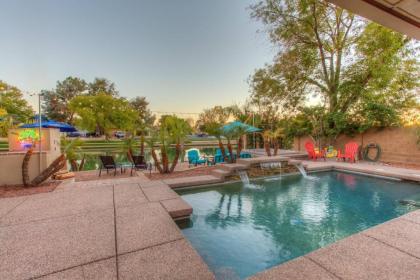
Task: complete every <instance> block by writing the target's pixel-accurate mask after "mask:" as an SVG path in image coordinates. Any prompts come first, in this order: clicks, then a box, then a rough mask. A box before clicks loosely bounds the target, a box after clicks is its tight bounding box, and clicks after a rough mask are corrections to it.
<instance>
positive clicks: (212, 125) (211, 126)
mask: <svg viewBox="0 0 420 280" xmlns="http://www.w3.org/2000/svg"><path fill="white" fill-rule="evenodd" d="M222 126H223V124H220V123H217V122H209V123H205V124H204V125H203V127H202V130H203V131H204V132H206V133H208V134H209V135H212V136H214V137H216V138H217V140H218V145H219V149H220V151H221V152H222V156H223V158H224V159H225V160H227V156H226V151H225V146H224V145H223V142H222V136H223V133H222Z"/></svg>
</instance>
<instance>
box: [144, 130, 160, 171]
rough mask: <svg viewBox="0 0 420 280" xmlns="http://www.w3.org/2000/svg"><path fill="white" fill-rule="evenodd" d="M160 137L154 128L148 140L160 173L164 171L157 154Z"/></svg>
mask: <svg viewBox="0 0 420 280" xmlns="http://www.w3.org/2000/svg"><path fill="white" fill-rule="evenodd" d="M158 139H159V135H158V133H157V132H156V131H155V130H152V133H151V134H150V137H149V138H148V139H147V140H146V143H147V145H148V146H149V147H150V153H151V155H152V158H153V162H154V164H155V167H156V169H157V170H158V171H159V173H163V169H162V166H161V165H160V162H159V158H158V156H157V154H156V148H155V145H156V143H157V141H158Z"/></svg>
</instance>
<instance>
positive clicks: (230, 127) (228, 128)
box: [222, 121, 261, 133]
mask: <svg viewBox="0 0 420 280" xmlns="http://www.w3.org/2000/svg"><path fill="white" fill-rule="evenodd" d="M238 129H241V130H244V131H245V132H246V133H253V132H260V131H261V129H259V128H257V127H255V126H252V125H249V124H245V123H243V122H240V121H234V122H231V123H228V124H227V125H224V126H223V127H222V131H223V132H224V133H229V132H234V131H235V130H238Z"/></svg>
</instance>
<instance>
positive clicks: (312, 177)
mask: <svg viewBox="0 0 420 280" xmlns="http://www.w3.org/2000/svg"><path fill="white" fill-rule="evenodd" d="M293 165H294V166H296V168H297V169H298V170H299V172H300V174H302V176H303V178H305V179H309V180H316V179H317V178H316V177H314V176H309V175H308V174H307V173H306V170H305V168H304V167H303V165H302V163H294V164H293Z"/></svg>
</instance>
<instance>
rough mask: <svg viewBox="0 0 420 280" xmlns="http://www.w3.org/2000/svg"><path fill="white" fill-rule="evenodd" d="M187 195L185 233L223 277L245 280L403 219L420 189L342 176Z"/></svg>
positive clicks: (266, 181) (258, 182) (270, 182)
mask: <svg viewBox="0 0 420 280" xmlns="http://www.w3.org/2000/svg"><path fill="white" fill-rule="evenodd" d="M313 176H315V177H317V178H318V179H317V180H315V181H312V180H308V179H304V178H302V177H301V176H300V175H296V176H295V175H291V176H285V177H283V178H281V179H277V178H276V179H259V180H256V181H253V182H252V183H253V184H252V185H250V186H244V185H243V184H242V183H232V184H226V185H221V186H214V187H211V188H206V189H196V190H182V191H179V192H178V193H179V194H180V195H182V197H183V199H185V200H186V201H187V202H188V203H189V204H190V205H192V207H193V209H194V212H193V215H192V217H191V220H190V222H189V223H188V224H187V225H184V226H183V227H184V228H183V229H182V230H183V233H184V235H185V236H186V237H187V238H188V239H189V241H190V242H191V243H192V244H193V246H194V247H195V248H196V250H197V251H198V252H199V254H200V255H201V256H202V257H203V259H204V260H205V261H206V263H207V264H208V265H209V267H210V268H211V269H212V270H213V272H214V273H215V274H216V277H217V278H218V279H243V278H246V277H248V276H250V275H253V274H255V273H257V272H259V271H262V270H265V269H267V268H270V267H272V266H275V265H278V264H281V263H283V262H286V261H288V260H290V259H293V258H296V257H298V256H301V255H304V254H306V253H308V252H311V251H313V250H316V249H318V248H320V247H323V246H325V245H327V244H329V243H332V242H334V241H337V240H339V239H342V238H344V237H346V236H349V235H351V234H354V233H356V232H359V231H361V230H364V229H366V228H369V227H371V226H374V225H377V224H379V223H382V222H385V221H387V220H390V219H392V218H395V217H398V216H400V215H402V214H405V213H407V212H409V211H411V210H415V209H416V208H414V207H413V206H409V205H402V204H401V203H399V200H402V199H407V198H410V197H416V195H417V197H418V194H419V193H420V185H419V184H414V183H409V182H399V181H391V180H384V179H378V178H372V177H367V176H361V175H354V174H348V173H339V172H323V173H316V174H314V175H313Z"/></svg>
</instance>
